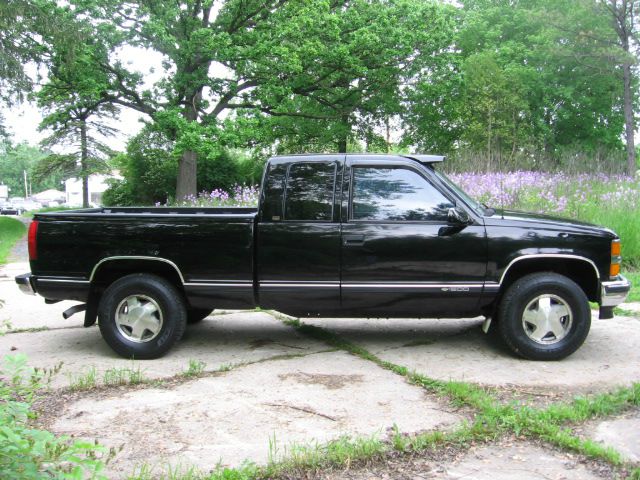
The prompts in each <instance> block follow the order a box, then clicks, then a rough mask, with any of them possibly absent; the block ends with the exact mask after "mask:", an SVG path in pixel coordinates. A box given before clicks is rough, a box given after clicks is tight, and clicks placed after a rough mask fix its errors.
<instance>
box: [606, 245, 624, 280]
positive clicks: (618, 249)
mask: <svg viewBox="0 0 640 480" xmlns="http://www.w3.org/2000/svg"><path fill="white" fill-rule="evenodd" d="M621 253H622V245H621V244H620V240H619V239H616V240H612V241H611V265H610V266H609V276H610V277H617V276H618V275H619V274H620V264H621V263H622V257H621V255H620V254H621Z"/></svg>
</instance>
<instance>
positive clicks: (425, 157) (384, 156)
mask: <svg viewBox="0 0 640 480" xmlns="http://www.w3.org/2000/svg"><path fill="white" fill-rule="evenodd" d="M291 157H314V158H318V157H327V158H328V159H329V158H330V159H337V158H338V157H360V158H363V157H364V158H366V159H367V160H378V159H380V160H389V159H397V160H399V159H402V158H409V159H411V160H416V161H418V162H420V163H436V162H443V161H444V160H445V158H446V157H445V156H444V155H429V154H423V153H408V154H392V153H298V154H291V155H276V156H273V157H271V158H272V159H273V160H281V159H287V158H291Z"/></svg>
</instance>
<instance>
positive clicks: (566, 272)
mask: <svg viewBox="0 0 640 480" xmlns="http://www.w3.org/2000/svg"><path fill="white" fill-rule="evenodd" d="M537 272H554V273H557V274H559V275H563V276H565V277H567V278H569V279H571V280H573V281H574V282H575V283H576V284H578V286H579V287H580V288H581V289H582V291H583V292H584V293H585V295H586V296H587V298H588V299H589V301H591V302H597V301H598V300H599V292H600V272H599V271H598V268H597V267H596V265H595V263H593V261H591V260H590V259H588V258H585V257H581V256H579V255H562V254H541V255H525V256H521V257H517V258H515V259H514V260H512V261H511V263H509V265H507V267H506V268H505V270H504V272H503V273H502V276H501V278H500V293H501V294H503V293H504V292H505V291H506V289H508V288H509V286H511V284H513V282H515V281H516V280H518V279H519V278H522V277H523V276H525V275H529V274H531V273H537Z"/></svg>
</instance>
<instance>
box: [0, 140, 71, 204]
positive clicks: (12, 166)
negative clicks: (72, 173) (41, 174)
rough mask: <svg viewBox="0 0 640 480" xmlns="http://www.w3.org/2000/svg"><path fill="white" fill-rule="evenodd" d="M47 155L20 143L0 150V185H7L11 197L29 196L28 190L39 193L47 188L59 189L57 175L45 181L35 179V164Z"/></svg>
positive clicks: (59, 178) (59, 179)
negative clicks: (25, 178)
mask: <svg viewBox="0 0 640 480" xmlns="http://www.w3.org/2000/svg"><path fill="white" fill-rule="evenodd" d="M46 156H47V154H46V153H45V152H43V151H41V150H40V149H38V148H36V147H32V146H31V145H27V144H26V143H20V144H18V145H13V146H11V145H9V146H7V147H6V150H5V151H4V152H3V151H2V150H0V183H2V184H5V185H8V186H9V188H10V189H11V196H15V197H17V196H23V197H27V196H29V193H30V190H31V191H33V192H39V191H42V190H46V189H49V188H55V189H60V181H61V180H62V178H61V177H60V176H59V175H53V176H50V177H48V178H46V179H44V178H43V179H38V178H35V175H34V171H35V167H36V165H37V163H38V162H39V161H40V160H41V159H42V158H44V157H46ZM25 172H26V173H27V190H26V191H25V182H24V176H25V175H24V174H25Z"/></svg>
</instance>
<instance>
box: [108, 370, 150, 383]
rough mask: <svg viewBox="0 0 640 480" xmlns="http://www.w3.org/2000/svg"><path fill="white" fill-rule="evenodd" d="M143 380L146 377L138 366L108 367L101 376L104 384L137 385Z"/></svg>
mask: <svg viewBox="0 0 640 480" xmlns="http://www.w3.org/2000/svg"><path fill="white" fill-rule="evenodd" d="M145 381H146V379H145V377H144V374H143V373H142V371H141V370H140V367H139V366H137V367H134V366H131V368H128V367H124V368H122V367H121V368H116V367H114V368H109V369H107V370H105V372H104V374H103V376H102V382H103V384H104V385H105V386H118V385H138V384H140V383H144V382H145Z"/></svg>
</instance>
